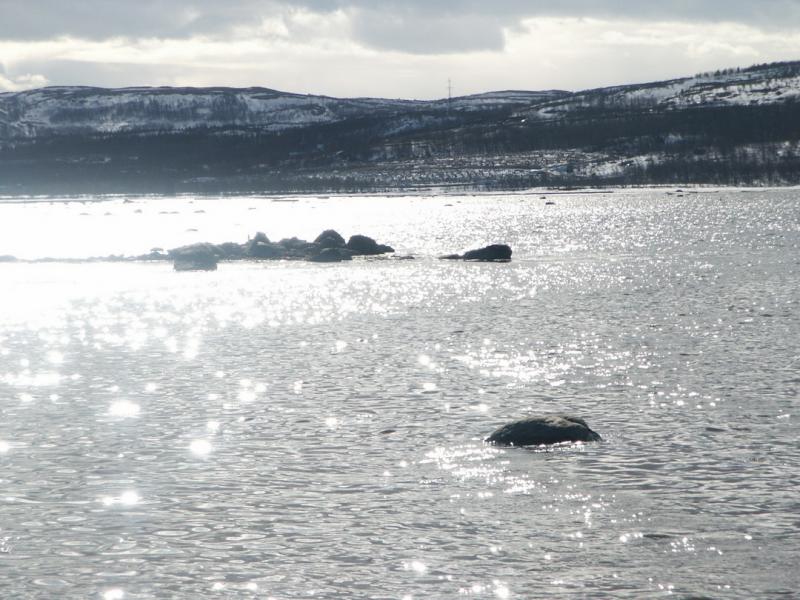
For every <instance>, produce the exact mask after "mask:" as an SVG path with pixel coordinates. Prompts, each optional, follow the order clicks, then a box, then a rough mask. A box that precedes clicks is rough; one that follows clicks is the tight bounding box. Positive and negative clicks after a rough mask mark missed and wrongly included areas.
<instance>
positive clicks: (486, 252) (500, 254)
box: [463, 244, 511, 261]
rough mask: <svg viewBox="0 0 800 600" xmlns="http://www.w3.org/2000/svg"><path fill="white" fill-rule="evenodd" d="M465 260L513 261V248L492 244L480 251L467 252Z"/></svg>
mask: <svg viewBox="0 0 800 600" xmlns="http://www.w3.org/2000/svg"><path fill="white" fill-rule="evenodd" d="M463 259H464V260H480V261H509V260H511V246H507V245H505V244H492V245H491V246H486V247H485V248H481V249H479V250H470V251H469V252H465V253H464V256H463Z"/></svg>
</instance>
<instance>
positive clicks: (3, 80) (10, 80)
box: [0, 64, 48, 92]
mask: <svg viewBox="0 0 800 600" xmlns="http://www.w3.org/2000/svg"><path fill="white" fill-rule="evenodd" d="M47 83H48V81H47V78H46V77H45V76H44V75H34V74H31V73H25V74H23V75H17V76H15V77H7V76H6V72H5V68H4V67H3V65H2V64H0V92H21V91H23V90H31V89H35V88H40V87H43V86H46V85H47Z"/></svg>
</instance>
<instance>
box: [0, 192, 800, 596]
mask: <svg viewBox="0 0 800 600" xmlns="http://www.w3.org/2000/svg"><path fill="white" fill-rule="evenodd" d="M540 195H541V194H540V193H536V194H509V195H478V196H454V195H448V196H395V197H377V196H371V197H330V198H319V197H296V198H277V199H275V198H254V197H243V198H189V197H178V198H127V199H126V198H122V197H117V198H90V199H81V201H71V202H66V201H61V200H62V199H41V198H39V199H26V201H24V202H22V201H19V200H20V199H10V198H7V199H5V201H4V202H0V255H2V254H11V255H15V256H17V257H20V258H26V259H35V258H42V257H55V258H86V257H89V256H107V255H110V254H123V255H134V254H144V253H146V252H148V251H149V250H150V248H152V247H161V248H170V247H174V246H177V245H181V244H186V243H192V242H197V241H210V242H224V241H237V242H243V241H245V240H246V239H247V237H248V236H253V235H254V234H255V233H256V232H258V231H263V232H265V233H266V234H267V235H268V236H269V237H270V239H272V240H277V239H280V238H282V237H289V236H293V235H297V236H299V237H302V238H306V239H313V237H315V236H316V235H317V234H318V233H319V232H320V231H321V230H323V229H327V228H335V229H337V230H338V231H339V232H340V233H342V234H343V235H345V236H348V235H351V234H355V233H363V234H367V235H370V236H372V237H375V238H376V239H377V240H378V241H379V242H382V243H388V244H390V245H392V246H394V247H395V248H396V249H397V253H398V254H401V255H413V256H414V257H415V260H403V261H400V260H394V259H388V260H380V259H367V260H363V259H358V260H355V261H353V262H350V263H342V264H332V265H327V264H326V265H319V264H311V263H303V262H247V263H221V264H220V266H219V269H218V270H217V271H216V272H210V273H205V272H199V273H175V272H173V271H172V268H171V265H170V264H169V263H166V262H164V263H109V262H76V263H65V262H35V263H29V262H16V263H13V262H9V263H0V282H1V283H0V286H2V295H1V296H0V596H2V597H3V598H101V599H104V600H115V599H121V598H125V599H129V598H130V599H139V598H142V599H144V598H168V597H169V598H387V599H388V598H396V599H400V598H459V597H463V598H588V597H591V598H597V597H613V598H626V597H627V598H642V597H659V596H668V595H674V596H675V597H684V598H688V597H708V598H749V597H762V598H763V597H780V596H784V597H793V596H794V595H795V594H797V593H798V588H799V587H800V575H798V571H797V565H798V561H800V550H798V548H800V500H798V492H800V447H799V445H798V420H800V410H799V409H798V398H797V391H798V387H800V344H798V339H800V316H799V314H798V309H799V308H800V307H799V306H798V303H799V302H800V293H798V283H799V282H800V278H798V273H799V272H800V251H799V250H800V249H799V248H798V246H799V245H800V192H798V190H792V189H789V190H763V191H757V190H756V191H754V190H737V189H722V190H703V189H701V190H687V193H684V194H679V193H676V192H675V190H666V189H654V190H633V191H630V190H628V191H618V192H614V193H610V194H583V193H574V194H567V195H559V196H552V195H551V196H549V199H551V200H554V201H555V205H549V206H548V205H545V201H544V200H543V199H541V198H540ZM33 200H36V202H34V201H33ZM488 243H508V244H510V245H511V246H512V247H513V249H514V259H513V261H512V262H511V263H508V264H480V263H459V262H455V263H454V262H449V261H440V260H437V259H436V257H437V256H438V255H440V254H446V253H452V252H460V251H463V250H466V249H470V248H476V247H480V246H483V245H485V244H488ZM540 413H567V414H570V415H575V416H581V417H583V418H585V419H586V420H587V421H588V422H589V423H590V425H591V426H592V428H593V429H595V430H596V431H598V432H600V433H601V434H602V436H603V438H604V442H603V443H598V444H587V445H574V446H566V447H558V448H551V449H503V448H495V447H490V446H488V445H486V444H485V443H484V442H483V438H484V437H485V436H486V435H487V434H488V433H490V432H491V431H492V430H493V429H494V428H495V427H496V426H498V425H500V424H503V423H505V422H508V421H509V420H513V419H516V418H520V417H524V416H527V415H530V414H540Z"/></svg>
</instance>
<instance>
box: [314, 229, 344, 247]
mask: <svg viewBox="0 0 800 600" xmlns="http://www.w3.org/2000/svg"><path fill="white" fill-rule="evenodd" d="M314 243H315V244H317V245H318V246H319V247H320V248H344V247H345V246H346V244H345V241H344V238H343V237H342V236H341V235H339V232H337V231H334V230H333V229H326V230H325V231H323V232H322V233H320V234H319V235H318V236H317V239H315V240H314Z"/></svg>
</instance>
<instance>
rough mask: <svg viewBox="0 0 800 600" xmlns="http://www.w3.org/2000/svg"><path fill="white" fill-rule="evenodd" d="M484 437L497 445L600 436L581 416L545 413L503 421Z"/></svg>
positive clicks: (598, 439) (531, 443) (597, 439)
mask: <svg viewBox="0 0 800 600" xmlns="http://www.w3.org/2000/svg"><path fill="white" fill-rule="evenodd" d="M486 441H487V442H489V443H491V444H497V445H499V446H542V445H549V444H560V443H562V442H599V441H602V438H601V437H600V435H599V434H598V433H596V432H594V431H592V430H591V429H590V428H589V425H587V424H586V421H584V420H583V419H579V418H577V417H567V416H563V415H547V416H540V417H530V418H527V419H522V420H521V421H514V422H513V423H509V424H508V425H503V426H502V427H500V428H499V429H497V430H495V431H494V432H493V433H492V434H491V435H490V436H489V437H488V438H486Z"/></svg>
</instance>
